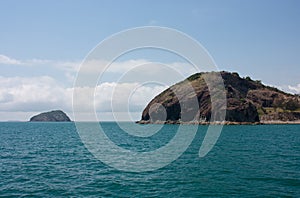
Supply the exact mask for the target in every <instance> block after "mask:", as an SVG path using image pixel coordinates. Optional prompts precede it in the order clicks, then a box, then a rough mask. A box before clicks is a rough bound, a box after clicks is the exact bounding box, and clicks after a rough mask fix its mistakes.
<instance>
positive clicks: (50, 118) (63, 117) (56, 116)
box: [29, 110, 71, 122]
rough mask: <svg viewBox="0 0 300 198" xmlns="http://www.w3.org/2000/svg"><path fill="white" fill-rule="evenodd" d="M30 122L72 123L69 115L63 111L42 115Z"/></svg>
mask: <svg viewBox="0 0 300 198" xmlns="http://www.w3.org/2000/svg"><path fill="white" fill-rule="evenodd" d="M29 122H71V119H70V118H69V117H68V116H67V114H66V113H65V112H63V111H61V110H54V111H49V112H44V113H40V114H38V115H35V116H33V117H31V118H30V120H29Z"/></svg>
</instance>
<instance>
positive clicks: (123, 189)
mask: <svg viewBox="0 0 300 198" xmlns="http://www.w3.org/2000/svg"><path fill="white" fill-rule="evenodd" d="M87 124H88V123H87ZM135 125H136V124H134V123H127V124H126V126H127V128H128V127H129V128H130V127H134V126H135ZM101 126H102V127H103V128H105V129H106V135H107V136H108V137H109V138H110V139H111V140H112V141H113V142H115V144H117V145H118V146H120V147H124V148H126V149H131V150H134V151H136V152H146V151H151V150H156V149H158V148H160V147H161V146H163V145H165V144H167V143H168V141H169V140H170V139H172V138H173V137H174V136H175V134H176V131H177V129H178V125H164V126H162V128H161V130H160V131H159V132H158V133H157V134H154V135H153V136H151V137H148V138H147V137H135V136H132V135H129V134H127V133H125V132H124V131H122V129H121V128H120V127H119V126H118V125H117V123H114V122H104V123H101ZM143 127H144V129H145V130H147V127H151V125H145V126H143ZM182 127H183V129H185V130H186V131H188V130H189V129H190V128H189V127H190V126H188V125H186V126H182ZM206 129H207V126H199V129H198V131H197V133H196V136H195V138H194V139H193V141H192V142H191V144H190V145H189V147H188V148H187V150H186V151H185V152H184V153H183V154H182V155H181V156H180V157H179V158H178V159H176V160H175V161H173V162H171V163H170V164H168V165H167V166H165V167H162V168H160V169H158V170H153V171H146V172H128V171H121V170H118V169H115V168H113V167H110V166H108V165H107V164H105V163H103V162H102V161H100V160H98V159H97V158H95V157H94V155H93V154H92V153H90V152H89V151H88V149H87V148H86V147H85V145H84V144H83V143H82V141H81V139H80V137H79V134H78V133H77V131H76V127H75V124H74V123H31V122H1V123H0V196H4V197H5V196H7V197H11V196H12V197H13V196H18V197H19V196H20V197H27V196H28V197H60V196H61V197H66V196H67V197H300V125H253V126H250V125H242V126H224V127H223V131H222V133H221V135H220V137H219V139H218V141H217V143H216V144H215V146H214V147H213V149H212V150H211V151H210V152H209V153H208V154H207V155H206V156H205V157H203V158H200V157H199V154H198V153H199V148H200V146H201V143H202V140H203V138H204V135H205V133H206ZM120 163H121V162H120ZM153 163H155V162H153Z"/></svg>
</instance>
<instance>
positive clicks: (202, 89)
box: [139, 71, 300, 123]
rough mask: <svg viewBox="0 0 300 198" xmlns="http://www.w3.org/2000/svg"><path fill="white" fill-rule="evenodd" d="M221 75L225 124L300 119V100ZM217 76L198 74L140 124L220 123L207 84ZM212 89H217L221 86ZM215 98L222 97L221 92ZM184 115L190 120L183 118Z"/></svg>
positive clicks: (156, 103)
mask: <svg viewBox="0 0 300 198" xmlns="http://www.w3.org/2000/svg"><path fill="white" fill-rule="evenodd" d="M220 74H221V77H222V78H223V81H224V86H225V92H226V100H227V104H226V105H227V106H226V107H222V106H221V107H220V108H219V109H218V111H225V110H226V116H225V121H227V122H234V123H257V122H259V121H260V120H261V119H264V120H268V119H274V118H276V119H279V120H295V119H296V118H297V119H298V117H297V115H298V114H295V113H294V112H295V111H297V109H298V108H300V99H299V96H295V95H291V94H288V93H284V92H282V91H280V90H278V89H276V88H273V87H269V86H265V85H263V84H262V83H261V82H260V81H254V80H252V79H251V78H250V77H246V78H241V77H240V76H239V75H238V74H237V73H230V72H225V71H223V72H221V73H220ZM214 75H215V72H206V73H197V74H194V75H192V76H190V77H189V78H187V79H186V80H184V81H182V82H179V83H177V84H175V85H173V86H171V87H170V88H168V89H166V90H165V91H163V92H162V93H161V94H159V95H158V96H156V97H155V98H154V99H153V100H152V101H151V102H150V103H149V104H148V105H147V106H146V108H145V109H144V111H143V113H142V119H141V121H139V123H180V122H198V123H201V122H211V121H214V122H215V121H218V119H217V118H218V117H217V116H215V115H214V116H212V115H211V113H212V105H211V96H210V93H211V92H212V91H213V90H210V91H209V90H208V86H207V84H206V81H205V79H210V78H214ZM212 82H213V80H212ZM188 84H189V85H191V86H192V88H193V91H191V90H189V88H188V86H187V85H188ZM210 87H213V89H215V87H218V85H213V86H210ZM175 93H176V94H175ZM214 95H218V93H217V91H216V92H215V94H214ZM195 96H196V99H197V102H198V104H199V106H198V107H197V106H195V105H190V103H193V102H192V101H191V100H192V99H191V98H193V97H194V98H195ZM178 98H180V99H178ZM195 107H196V108H195ZM280 112H290V113H292V114H293V115H294V116H291V115H289V114H287V115H286V116H283V114H282V113H280ZM269 114H270V115H269ZM182 115H187V116H185V117H184V118H183V117H182ZM268 115H269V116H268ZM295 115H296V116H295ZM212 117H213V120H212ZM299 119H300V118H299Z"/></svg>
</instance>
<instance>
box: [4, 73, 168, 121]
mask: <svg viewBox="0 0 300 198" xmlns="http://www.w3.org/2000/svg"><path fill="white" fill-rule="evenodd" d="M165 88H166V87H165V86H160V85H154V86H152V87H150V86H148V87H145V86H141V85H140V84H139V83H116V82H112V83H108V82H106V83H102V84H99V85H98V86H97V87H96V88H95V89H94V88H81V93H82V94H81V95H80V98H78V100H80V104H82V105H81V109H80V111H81V113H84V112H86V110H87V109H89V108H90V107H93V105H94V104H93V101H90V100H89V98H87V97H85V92H88V91H90V90H91V89H92V91H93V92H94V91H95V108H96V111H98V112H111V111H112V109H113V111H114V112H117V113H124V112H127V111H128V107H129V110H130V111H131V112H134V113H135V112H137V113H138V114H140V113H141V111H142V110H143V108H144V107H145V106H146V105H147V103H148V102H149V101H150V100H151V99H152V98H153V97H154V96H155V95H157V94H158V93H160V92H161V91H162V90H164V89H165ZM72 96H73V88H71V87H64V86H63V85H62V84H60V83H58V82H57V81H56V80H55V79H53V78H51V77H49V76H41V77H35V78H22V77H10V78H8V77H0V112H2V113H0V115H1V116H4V115H5V114H3V112H9V113H12V112H41V111H47V110H51V109H62V110H64V111H67V112H71V111H72ZM19 114H20V113H19ZM22 115H23V114H22ZM24 115H25V114H24ZM26 115H27V114H26ZM10 119H14V118H10ZM15 119H17V118H15ZM0 120H6V119H5V117H0Z"/></svg>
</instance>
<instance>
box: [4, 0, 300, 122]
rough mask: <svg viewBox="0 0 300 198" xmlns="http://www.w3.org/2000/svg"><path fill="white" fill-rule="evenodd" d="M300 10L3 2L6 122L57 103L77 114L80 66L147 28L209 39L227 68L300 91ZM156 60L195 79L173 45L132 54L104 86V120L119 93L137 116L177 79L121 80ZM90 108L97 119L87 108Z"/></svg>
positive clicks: (212, 4)
mask: <svg viewBox="0 0 300 198" xmlns="http://www.w3.org/2000/svg"><path fill="white" fill-rule="evenodd" d="M299 9H300V1H298V0H264V1H259V0H251V1H241V0H207V1H202V0H195V1H193V0H188V1H179V0H177V1H176V0H173V1H171V0H164V1H159V0H152V1H148V0H143V1H135V0H128V1H121V0H119V1H117V0H110V1H103V0H99V1H96V0H95V1H93V0H88V1H83V0H81V1H80V0H61V1H47V0H45V1H38V0H27V1H20V0H19V1H17V0H2V1H0V24H1V31H0V69H1V70H0V121H7V120H22V121H24V120H28V119H29V118H30V116H32V115H34V114H36V113H38V112H42V111H47V110H52V109H62V110H64V111H66V112H67V113H68V115H69V116H70V117H71V118H72V91H73V85H74V80H75V78H76V75H77V72H78V70H79V68H80V63H81V62H82V61H83V59H84V58H85V57H86V56H87V54H88V53H89V52H90V51H91V50H92V49H93V48H94V47H95V46H97V44H98V43H99V42H101V41H103V40H104V39H106V38H108V37H109V36H111V35H113V34H115V33H118V32H120V31H123V30H126V29H130V28H135V27H141V26H162V27H168V28H173V29H176V30H179V31H181V32H183V33H185V34H187V35H189V36H191V37H192V38H194V39H195V40H197V41H198V42H199V43H201V44H202V45H203V46H204V47H205V49H206V50H207V51H208V52H209V53H210V55H211V56H212V57H213V59H214V61H215V63H216V64H217V66H218V68H219V70H226V71H232V72H233V71H236V72H238V73H239V74H240V75H241V76H251V78H253V79H259V80H262V82H263V83H265V84H267V85H271V86H276V87H278V88H280V89H282V90H284V91H288V92H291V93H300V56H299V55H300V36H299V35H300V12H299ZM153 62H162V63H163V64H167V65H171V66H172V67H176V68H177V69H178V70H179V71H181V72H183V73H185V75H187V76H188V75H190V74H192V73H193V70H189V69H186V68H187V67H188V66H187V65H186V64H187V63H186V62H184V61H182V60H181V59H180V58H178V57H176V56H174V55H172V54H169V53H167V52H162V51H157V50H141V51H139V52H134V53H131V54H129V55H125V56H124V57H122V58H120V59H119V60H117V61H116V62H115V63H114V66H112V69H111V70H109V71H107V72H106V76H105V77H104V78H103V79H104V80H103V81H101V82H99V83H98V85H97V87H96V90H97V92H96V94H95V95H96V97H95V98H97V99H96V101H95V107H96V109H97V111H98V112H99V117H100V119H101V120H113V119H114V118H113V116H112V114H111V103H112V95H114V97H113V103H115V104H116V105H115V108H114V111H115V112H117V113H119V114H120V115H122V114H124V113H125V114H126V112H124V108H123V107H124V106H126V107H128V109H130V116H131V117H132V119H133V120H137V119H139V117H140V116H141V111H142V110H143V108H144V107H145V105H146V104H147V103H148V102H149V101H150V100H151V99H152V98H153V97H154V96H155V95H156V94H158V93H160V92H161V91H162V90H164V89H165V88H166V87H168V86H170V85H171V84H172V83H175V79H174V80H173V81H172V80H171V81H169V82H167V83H165V84H159V83H158V84H155V83H154V84H152V85H150V86H143V85H141V84H140V82H139V81H138V80H137V81H136V82H119V81H118V79H120V76H122V74H124V72H126V71H129V70H132V68H133V66H134V65H141V64H148V67H147V68H148V69H149V68H151V70H152V68H156V66H155V65H153ZM151 64H152V65H151ZM149 65H150V66H149ZM161 68H162V67H157V70H155V71H157V75H158V74H160V75H165V74H166V73H168V72H166V70H165V69H161ZM145 71H147V70H145ZM149 71H150V70H149ZM178 79H180V78H178ZM116 87H118V88H119V89H115V88H116ZM114 90H118V91H116V92H115V93H113V92H114ZM132 90H135V91H134V93H133V92H132ZM124 96H128V97H129V98H127V99H126V100H124ZM88 103H90V102H89V101H83V104H88ZM82 115H83V116H82V119H83V120H89V115H85V114H84V110H83V112H82ZM121 117H122V116H121ZM125 117H126V116H125ZM124 119H125V120H126V118H124Z"/></svg>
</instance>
